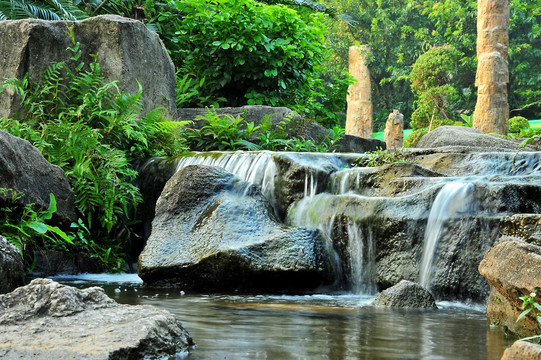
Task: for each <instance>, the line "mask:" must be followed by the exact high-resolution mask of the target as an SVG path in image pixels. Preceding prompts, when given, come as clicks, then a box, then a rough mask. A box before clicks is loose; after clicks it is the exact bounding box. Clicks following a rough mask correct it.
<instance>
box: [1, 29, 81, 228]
mask: <svg viewBox="0 0 541 360" xmlns="http://www.w3.org/2000/svg"><path fill="white" fill-rule="evenodd" d="M0 26H2V25H1V24H0ZM0 188H3V189H11V190H14V191H16V192H18V193H22V194H24V195H23V196H22V197H20V198H19V199H17V200H15V201H13V200H12V194H11V191H8V192H0V207H2V206H8V207H10V208H11V207H19V208H22V207H24V206H25V205H26V204H36V206H37V207H40V206H41V207H42V208H47V207H48V206H49V202H50V194H54V196H55V199H56V204H57V212H56V215H57V216H58V218H59V220H61V221H63V222H68V223H69V222H72V221H75V220H76V216H75V205H74V197H73V192H72V191H71V187H70V184H69V182H68V179H67V178H66V175H65V174H64V171H62V169H60V168H59V167H58V166H56V165H52V164H50V163H49V162H48V161H47V160H45V158H44V157H43V155H42V154H41V153H40V152H39V150H38V149H37V148H35V147H34V146H32V145H31V144H30V143H29V142H28V141H26V140H23V139H20V138H18V137H15V136H13V135H11V134H9V133H7V132H5V131H2V130H0Z"/></svg>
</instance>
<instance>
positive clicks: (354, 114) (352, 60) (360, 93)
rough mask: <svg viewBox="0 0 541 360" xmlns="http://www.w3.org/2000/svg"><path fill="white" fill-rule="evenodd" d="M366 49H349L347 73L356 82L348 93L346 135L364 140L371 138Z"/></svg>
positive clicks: (370, 100)
mask: <svg viewBox="0 0 541 360" xmlns="http://www.w3.org/2000/svg"><path fill="white" fill-rule="evenodd" d="M369 51H370V49H369V48H367V47H359V46H351V47H350V48H349V73H350V74H351V76H353V77H354V78H355V79H356V80H357V81H356V82H355V84H353V85H350V87H349V89H348V90H349V91H348V97H347V101H348V111H347V119H346V134H348V135H356V136H361V137H365V138H370V137H372V132H373V129H372V97H371V95H370V90H371V85H370V72H369V71H368V67H366V64H365V61H364V60H365V55H366V53H367V52H369Z"/></svg>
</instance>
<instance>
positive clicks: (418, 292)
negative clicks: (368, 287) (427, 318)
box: [372, 280, 438, 309]
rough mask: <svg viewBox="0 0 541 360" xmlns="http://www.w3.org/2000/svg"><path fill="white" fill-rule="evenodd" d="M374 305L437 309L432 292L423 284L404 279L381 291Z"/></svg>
mask: <svg viewBox="0 0 541 360" xmlns="http://www.w3.org/2000/svg"><path fill="white" fill-rule="evenodd" d="M372 305H374V306H382V307H399V308H422V309H437V308H438V307H437V306H436V302H435V301H434V297H433V296H432V294H430V293H429V292H428V290H427V289H425V288H424V287H422V286H421V285H419V284H417V283H414V282H411V281H407V280H402V281H400V282H399V283H398V284H396V285H395V286H393V287H390V288H388V289H386V290H383V291H382V292H380V293H379V294H378V295H377V296H376V298H375V299H374V301H373V302H372Z"/></svg>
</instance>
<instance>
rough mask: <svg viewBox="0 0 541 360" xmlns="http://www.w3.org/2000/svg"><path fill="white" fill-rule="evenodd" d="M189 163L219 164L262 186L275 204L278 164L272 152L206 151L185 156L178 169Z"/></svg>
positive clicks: (262, 190)
mask: <svg viewBox="0 0 541 360" xmlns="http://www.w3.org/2000/svg"><path fill="white" fill-rule="evenodd" d="M188 165H209V166H218V167H221V168H222V169H224V170H226V171H228V172H230V173H232V174H234V175H236V176H238V177H239V178H241V179H242V180H244V181H247V182H250V183H252V184H255V185H257V186H259V187H260V188H261V192H262V193H263V195H264V196H265V197H266V198H267V199H268V200H269V201H270V202H271V204H272V205H275V202H276V201H275V196H274V188H275V186H274V180H275V177H276V174H277V169H276V164H275V163H274V160H273V159H272V155H271V153H270V152H267V151H261V152H243V151H239V152H235V153H219V152H216V153H205V154H198V155H194V156H187V157H183V158H181V159H180V160H179V162H178V164H177V171H180V170H182V169H183V168H185V167H186V166H188Z"/></svg>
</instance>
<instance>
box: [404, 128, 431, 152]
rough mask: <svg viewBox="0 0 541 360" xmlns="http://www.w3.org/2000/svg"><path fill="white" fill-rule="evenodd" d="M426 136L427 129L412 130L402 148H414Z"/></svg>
mask: <svg viewBox="0 0 541 360" xmlns="http://www.w3.org/2000/svg"><path fill="white" fill-rule="evenodd" d="M426 134H428V129H417V130H413V131H412V132H411V133H410V134H409V135H408V136H407V137H406V138H405V139H404V144H403V147H406V148H412V147H416V146H417V144H418V143H419V140H421V138H422V137H423V136H424V135H426Z"/></svg>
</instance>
